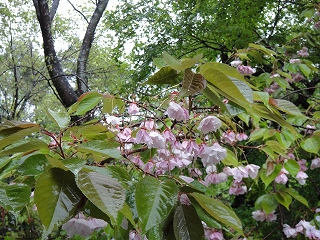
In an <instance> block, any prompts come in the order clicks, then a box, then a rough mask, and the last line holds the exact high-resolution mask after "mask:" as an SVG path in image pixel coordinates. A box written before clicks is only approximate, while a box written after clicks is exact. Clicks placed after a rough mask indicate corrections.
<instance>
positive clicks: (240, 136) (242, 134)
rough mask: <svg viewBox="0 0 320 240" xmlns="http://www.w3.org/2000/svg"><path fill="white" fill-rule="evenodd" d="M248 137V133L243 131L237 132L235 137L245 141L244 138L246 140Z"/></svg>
mask: <svg viewBox="0 0 320 240" xmlns="http://www.w3.org/2000/svg"><path fill="white" fill-rule="evenodd" d="M248 138H249V137H248V135H247V134H245V133H237V135H236V139H237V140H238V141H245V140H247V139H248Z"/></svg>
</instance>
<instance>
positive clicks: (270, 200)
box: [254, 194, 278, 215]
mask: <svg viewBox="0 0 320 240" xmlns="http://www.w3.org/2000/svg"><path fill="white" fill-rule="evenodd" d="M254 206H255V208H256V209H263V211H264V212H265V213H266V214H267V215H268V214H269V213H271V212H272V211H274V210H275V209H276V208H277V207H278V201H277V200H276V197H275V194H264V195H262V196H260V197H259V198H258V199H257V200H256V202H255V204H254Z"/></svg>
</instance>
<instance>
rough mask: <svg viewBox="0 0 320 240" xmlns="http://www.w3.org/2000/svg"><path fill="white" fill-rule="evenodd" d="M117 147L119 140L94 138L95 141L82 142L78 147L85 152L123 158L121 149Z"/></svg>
mask: <svg viewBox="0 0 320 240" xmlns="http://www.w3.org/2000/svg"><path fill="white" fill-rule="evenodd" d="M117 147H118V143H117V142H112V141H99V140H94V141H90V142H85V143H82V144H81V145H80V146H79V147H78V151H80V152H84V153H92V154H98V155H101V156H104V157H106V158H109V157H111V158H115V159H120V158H122V155H121V153H120V151H119V149H117Z"/></svg>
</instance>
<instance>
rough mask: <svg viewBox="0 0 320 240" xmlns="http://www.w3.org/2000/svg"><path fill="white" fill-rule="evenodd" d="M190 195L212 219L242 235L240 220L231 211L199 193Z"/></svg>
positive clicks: (217, 201)
mask: <svg viewBox="0 0 320 240" xmlns="http://www.w3.org/2000/svg"><path fill="white" fill-rule="evenodd" d="M190 195H191V196H192V197H194V198H195V200H196V201H197V202H198V203H199V204H200V206H201V207H202V208H203V209H204V210H206V211H207V212H208V213H209V214H210V215H211V216H212V217H214V218H215V219H217V220H218V221H220V222H221V223H223V224H225V225H226V226H228V227H231V228H233V229H234V230H236V231H237V232H239V233H240V234H242V235H243V230H242V223H241V220H240V219H239V218H238V216H237V215H236V214H235V212H234V211H233V210H232V209H230V208H229V207H227V206H226V205H224V204H223V203H221V202H220V201H219V200H217V199H215V198H211V197H208V196H205V195H203V194H200V193H191V194H190Z"/></svg>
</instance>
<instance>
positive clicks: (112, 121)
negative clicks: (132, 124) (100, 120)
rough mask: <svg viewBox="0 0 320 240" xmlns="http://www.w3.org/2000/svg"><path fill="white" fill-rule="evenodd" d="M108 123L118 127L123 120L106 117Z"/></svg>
mask: <svg viewBox="0 0 320 240" xmlns="http://www.w3.org/2000/svg"><path fill="white" fill-rule="evenodd" d="M106 121H107V123H108V124H111V125H112V126H115V125H118V124H120V122H121V119H120V118H118V117H115V116H108V117H106Z"/></svg>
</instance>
